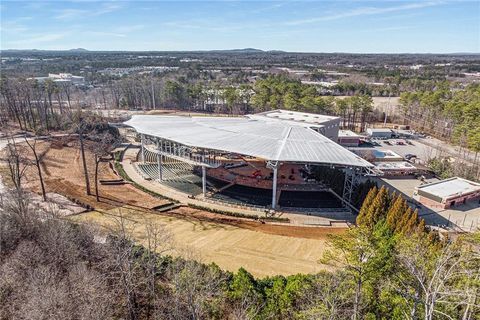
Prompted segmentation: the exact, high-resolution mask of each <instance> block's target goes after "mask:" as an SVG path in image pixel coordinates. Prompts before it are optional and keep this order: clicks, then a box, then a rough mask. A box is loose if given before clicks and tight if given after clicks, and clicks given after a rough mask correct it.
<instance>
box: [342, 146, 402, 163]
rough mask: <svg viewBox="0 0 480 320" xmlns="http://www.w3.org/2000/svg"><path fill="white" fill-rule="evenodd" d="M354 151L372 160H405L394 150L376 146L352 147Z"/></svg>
mask: <svg viewBox="0 0 480 320" xmlns="http://www.w3.org/2000/svg"><path fill="white" fill-rule="evenodd" d="M349 150H350V151H352V152H353V153H355V154H357V155H358V156H360V157H362V158H363V159H365V160H367V161H370V162H398V161H404V159H403V157H402V156H401V155H399V154H398V153H395V152H393V151H392V150H385V149H374V148H351V149H349Z"/></svg>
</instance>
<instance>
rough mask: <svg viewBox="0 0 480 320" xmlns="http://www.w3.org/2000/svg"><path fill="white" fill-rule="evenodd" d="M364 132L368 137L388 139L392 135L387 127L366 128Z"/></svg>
mask: <svg viewBox="0 0 480 320" xmlns="http://www.w3.org/2000/svg"><path fill="white" fill-rule="evenodd" d="M366 132H367V135H368V136H369V137H370V138H380V139H390V138H392V137H393V135H394V132H393V131H392V130H391V129H388V128H381V129H373V128H368V129H367V131H366Z"/></svg>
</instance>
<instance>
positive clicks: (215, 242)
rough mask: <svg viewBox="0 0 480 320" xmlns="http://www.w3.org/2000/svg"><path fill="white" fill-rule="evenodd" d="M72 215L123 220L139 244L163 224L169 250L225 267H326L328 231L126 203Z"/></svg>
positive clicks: (268, 271) (282, 270) (114, 222)
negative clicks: (309, 232)
mask: <svg viewBox="0 0 480 320" xmlns="http://www.w3.org/2000/svg"><path fill="white" fill-rule="evenodd" d="M178 210H182V209H178ZM120 215H121V216H122V217H123V219H122V218H120ZM71 219H73V220H74V221H77V222H86V223H93V224H95V225H100V226H102V227H105V228H106V229H107V230H109V229H115V228H117V227H118V226H119V224H120V222H119V221H121V220H123V221H124V224H125V226H127V229H128V230H130V232H131V234H132V235H133V237H134V238H135V240H136V241H138V242H139V243H142V244H145V243H146V241H147V233H146V230H145V228H146V226H147V225H148V224H154V225H164V226H165V229H166V230H168V232H169V233H170V235H171V239H172V242H171V247H172V249H171V250H169V251H168V253H169V254H172V255H174V256H177V255H179V256H184V257H187V258H191V257H195V258H196V259H199V260H201V261H203V262H207V263H209V262H215V263H216V264H218V265H219V266H220V267H221V268H223V269H226V270H229V271H236V270H238V268H240V267H244V268H245V269H247V270H248V271H249V272H251V273H252V274H254V275H255V276H259V277H263V276H268V275H275V274H283V275H289V274H296V273H313V272H317V271H319V270H322V269H323V268H325V267H324V266H322V265H320V264H319V263H318V262H317V261H318V259H320V258H321V256H322V253H323V252H324V251H325V248H326V246H325V238H326V234H327V233H328V232H324V237H323V239H307V238H296V237H291V236H282V235H276V234H268V233H264V232H259V231H253V230H248V229H245V228H240V227H237V226H233V225H227V224H222V223H216V222H205V221H201V220H198V219H180V218H176V217H168V216H163V215H158V214H152V213H148V212H142V211H138V210H132V209H128V208H123V209H120V211H119V209H112V210H108V211H104V212H99V211H92V212H87V213H83V214H80V215H76V216H72V217H71ZM337 232H338V231H337Z"/></svg>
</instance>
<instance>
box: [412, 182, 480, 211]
mask: <svg viewBox="0 0 480 320" xmlns="http://www.w3.org/2000/svg"><path fill="white" fill-rule="evenodd" d="M413 197H414V198H415V199H416V200H418V201H420V203H422V204H424V205H426V206H429V207H433V208H442V209H446V208H450V207H454V206H456V205H461V204H464V203H466V202H467V201H474V200H475V201H476V200H478V199H480V183H476V182H473V181H469V180H466V179H463V178H458V177H455V178H450V179H445V180H441V181H435V182H431V183H427V184H424V185H421V186H418V187H416V188H415V192H414V194H413Z"/></svg>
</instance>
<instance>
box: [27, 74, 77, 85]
mask: <svg viewBox="0 0 480 320" xmlns="http://www.w3.org/2000/svg"><path fill="white" fill-rule="evenodd" d="M30 79H35V80H36V81H38V82H40V83H43V82H45V81H47V80H52V81H53V82H56V83H69V84H84V83H85V77H81V76H74V75H72V74H71V73H59V74H55V73H49V74H48V77H35V78H30Z"/></svg>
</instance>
